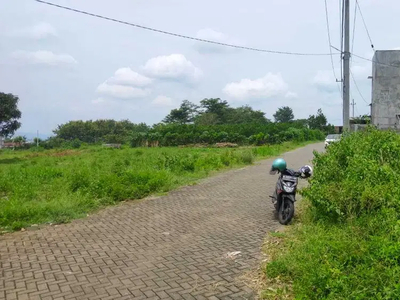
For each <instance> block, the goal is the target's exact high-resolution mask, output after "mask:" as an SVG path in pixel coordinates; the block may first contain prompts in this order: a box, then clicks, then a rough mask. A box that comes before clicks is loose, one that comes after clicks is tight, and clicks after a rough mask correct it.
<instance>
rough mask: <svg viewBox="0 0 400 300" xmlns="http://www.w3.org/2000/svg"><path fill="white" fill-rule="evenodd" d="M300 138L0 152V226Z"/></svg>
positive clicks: (156, 188)
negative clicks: (255, 143) (223, 145)
mask: <svg viewBox="0 0 400 300" xmlns="http://www.w3.org/2000/svg"><path fill="white" fill-rule="evenodd" d="M301 145H304V143H303V144H299V143H284V144H281V145H274V146H264V147H254V148H237V149H217V148H135V149H132V148H125V149H109V148H87V149H80V150H50V151H38V152H34V151H15V152H13V151H2V152H0V229H1V231H12V230H18V229H21V228H25V227H27V226H30V225H33V224H44V223H53V224H54V223H64V222H68V221H70V220H71V219H75V218H80V217H84V216H86V214H87V213H89V212H91V211H94V210H96V209H98V208H101V207H104V206H106V205H112V204H115V203H118V202H119V201H123V200H127V199H140V198H143V197H146V196H148V195H150V194H154V193H163V192H167V191H170V190H172V189H174V188H176V187H178V186H182V185H187V184H191V183H194V182H196V180H198V179H200V178H204V177H206V176H208V175H209V174H210V173H211V172H215V171H219V170H223V169H227V168H232V167H236V166H243V165H249V164H252V163H253V161H254V160H255V159H260V158H265V157H269V156H275V155H279V154H280V153H283V152H285V151H288V150H291V149H294V148H296V147H299V146H301Z"/></svg>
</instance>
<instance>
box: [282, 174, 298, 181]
mask: <svg viewBox="0 0 400 300" xmlns="http://www.w3.org/2000/svg"><path fill="white" fill-rule="evenodd" d="M282 179H283V180H284V181H291V182H297V177H294V176H288V175H283V176H282Z"/></svg>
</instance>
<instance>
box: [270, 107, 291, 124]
mask: <svg viewBox="0 0 400 300" xmlns="http://www.w3.org/2000/svg"><path fill="white" fill-rule="evenodd" d="M274 119H275V122H277V123H289V122H290V121H293V119H294V114H293V110H292V109H291V108H290V107H289V106H283V107H281V108H279V109H278V110H277V111H276V113H275V114H274Z"/></svg>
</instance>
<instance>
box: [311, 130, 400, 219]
mask: <svg viewBox="0 0 400 300" xmlns="http://www.w3.org/2000/svg"><path fill="white" fill-rule="evenodd" d="M399 154H400V136H399V135H397V134H396V133H395V132H392V131H383V132H382V131H378V130H376V129H372V128H370V129H369V130H367V131H366V132H357V133H354V134H351V135H348V136H344V137H343V139H342V141H341V142H340V143H338V144H334V145H331V146H330V147H329V149H328V151H327V153H326V154H319V153H315V159H314V165H315V167H316V170H315V174H314V176H313V178H312V179H311V181H310V182H311V184H310V186H309V187H308V188H306V189H305V190H304V196H306V197H307V198H308V199H310V201H311V203H312V207H313V209H315V215H316V217H321V218H324V217H329V218H331V219H333V220H339V219H348V218H353V217H358V216H360V215H362V214H371V213H373V212H376V211H379V210H380V209H381V208H383V207H385V208H392V207H393V208H396V209H397V208H400V201H399V199H400V186H399V184H398V183H399V180H400V160H399Z"/></svg>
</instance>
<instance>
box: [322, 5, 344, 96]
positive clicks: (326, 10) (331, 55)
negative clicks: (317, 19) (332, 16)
mask: <svg viewBox="0 0 400 300" xmlns="http://www.w3.org/2000/svg"><path fill="white" fill-rule="evenodd" d="M325 17H326V29H327V31H328V42H329V52H330V57H331V64H332V72H333V76H334V77H335V81H336V82H337V81H338V80H337V76H336V71H335V64H334V63H333V54H332V47H331V45H332V43H331V31H330V28H329V13H328V3H327V0H325ZM338 90H339V93H340V94H341V93H342V91H341V90H340V87H339V86H338Z"/></svg>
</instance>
